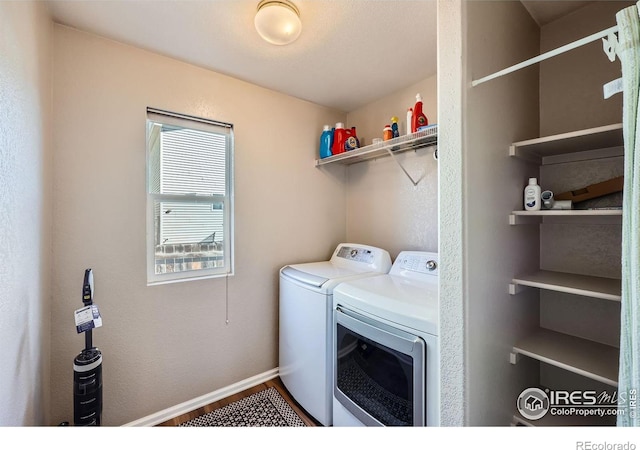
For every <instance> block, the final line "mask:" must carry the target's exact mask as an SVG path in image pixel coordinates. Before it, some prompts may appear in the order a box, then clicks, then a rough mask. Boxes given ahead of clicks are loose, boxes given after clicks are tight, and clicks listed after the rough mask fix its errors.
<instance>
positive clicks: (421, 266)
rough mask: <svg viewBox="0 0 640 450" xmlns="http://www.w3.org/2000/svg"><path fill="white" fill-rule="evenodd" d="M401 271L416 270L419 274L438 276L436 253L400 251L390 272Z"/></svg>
mask: <svg viewBox="0 0 640 450" xmlns="http://www.w3.org/2000/svg"><path fill="white" fill-rule="evenodd" d="M403 271H411V272H417V273H421V274H427V275H433V276H436V277H437V276H438V254H437V253H430V252H412V251H404V252H400V254H399V255H398V257H397V258H396V260H395V262H394V263H393V267H392V268H391V272H390V273H392V274H393V273H396V274H397V273H401V272H403Z"/></svg>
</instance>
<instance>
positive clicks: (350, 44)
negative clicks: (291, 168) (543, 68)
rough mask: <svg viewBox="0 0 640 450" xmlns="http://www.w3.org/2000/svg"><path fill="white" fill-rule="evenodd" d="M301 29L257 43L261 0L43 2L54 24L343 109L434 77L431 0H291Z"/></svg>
mask: <svg viewBox="0 0 640 450" xmlns="http://www.w3.org/2000/svg"><path fill="white" fill-rule="evenodd" d="M294 3H295V4H296V6H297V7H298V8H299V10H300V16H301V19H302V24H303V25H302V35H301V36H300V38H299V39H298V40H297V41H296V42H294V43H293V44H290V45H287V46H274V45H271V44H268V43H266V42H264V41H263V40H262V39H260V37H259V36H258V34H257V32H256V31H255V28H254V26H253V18H254V15H255V11H256V7H257V5H258V0H200V1H194V0H190V1H186V0H170V1H169V0H127V1H125V0H110V1H99V0H93V1H77V0H76V1H68V0H64V1H63V0H49V1H48V4H49V7H50V10H51V13H52V16H53V19H54V21H56V22H57V23H61V24H64V25H68V26H71V27H74V28H78V29H80V30H84V31H88V32H91V33H95V34H98V35H101V36H105V37H107V38H110V39H113V40H116V41H120V42H123V43H126V44H130V45H134V46H137V47H140V48H144V49H147V50H150V51H154V52H157V53H161V54H163V55H167V56H170V57H173V58H176V59H179V60H182V61H186V62H189V63H192V64H196V65H198V66H202V67H205V68H208V69H212V70H214V71H216V72H220V73H223V74H227V75H230V76H233V77H235V78H239V79H242V80H245V81H248V82H251V83H254V84H257V85H260V86H264V87H266V88H270V89H273V90H276V91H279V92H283V93H286V94H289V95H292V96H295V97H298V98H301V99H305V100H309V101H312V102H314V103H318V104H321V105H326V106H329V107H333V108H336V109H339V110H342V111H347V112H348V111H353V110H354V109H357V108H358V107H360V106H362V105H364V104H367V103H369V102H371V101H373V100H376V99H378V98H380V97H382V96H384V95H387V94H391V93H393V92H395V91H397V90H399V89H401V88H404V87H406V86H409V85H411V84H413V83H415V82H418V81H420V80H423V79H425V78H427V77H429V76H431V75H434V74H435V73H436V2H435V0H414V1H412V0H390V1H384V0H294Z"/></svg>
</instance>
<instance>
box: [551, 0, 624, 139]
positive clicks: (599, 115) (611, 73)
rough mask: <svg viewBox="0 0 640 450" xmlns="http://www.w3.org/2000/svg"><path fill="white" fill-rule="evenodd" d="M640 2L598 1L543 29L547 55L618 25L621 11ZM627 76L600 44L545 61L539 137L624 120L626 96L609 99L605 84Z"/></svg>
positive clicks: (593, 43)
mask: <svg viewBox="0 0 640 450" xmlns="http://www.w3.org/2000/svg"><path fill="white" fill-rule="evenodd" d="M633 4H635V2H626V1H625V2H622V1H594V2H593V3H592V4H590V5H587V6H585V7H584V8H580V9H579V10H577V11H576V12H574V13H573V14H570V15H568V16H565V17H563V18H561V19H558V20H556V21H554V22H551V23H550V24H548V25H545V26H543V27H542V28H541V34H540V51H541V52H546V51H549V50H552V49H554V48H557V47H560V46H562V45H565V44H568V43H570V42H573V41H575V40H578V39H581V38H583V37H586V36H589V35H591V34H593V33H597V32H599V31H602V30H604V29H606V28H609V27H612V26H614V25H616V16H615V15H616V12H618V11H619V10H621V9H623V8H625V7H627V6H629V5H633ZM620 76H622V73H621V71H620V62H619V61H618V60H616V61H615V62H613V63H612V62H609V59H608V58H607V56H606V55H605V54H604V52H603V51H602V42H601V41H599V40H598V41H596V42H592V43H591V44H588V45H585V46H583V47H580V48H577V49H574V50H571V51H570V52H567V53H564V54H562V55H558V56H556V57H554V58H551V59H549V60H546V61H543V62H541V63H540V135H541V136H547V135H552V134H557V133H565V132H569V131H575V130H582V129H585V128H591V127H597V126H601V125H609V124H612V123H620V122H622V94H616V95H615V96H613V97H611V98H610V99H607V100H605V99H604V96H603V91H602V85H603V84H605V83H608V82H609V81H613V80H615V79H616V78H619V77H620Z"/></svg>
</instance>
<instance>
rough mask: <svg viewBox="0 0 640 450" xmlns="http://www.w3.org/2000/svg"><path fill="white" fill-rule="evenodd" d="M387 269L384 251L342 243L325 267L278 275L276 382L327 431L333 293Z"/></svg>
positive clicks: (303, 266)
mask: <svg viewBox="0 0 640 450" xmlns="http://www.w3.org/2000/svg"><path fill="white" fill-rule="evenodd" d="M390 268H391V257H390V256H389V253H388V252H387V251H386V250H383V249H380V248H376V247H371V246H367V245H362V244H349V243H344V244H339V245H338V246H337V247H336V249H335V251H334V252H333V255H332V256H331V259H330V260H329V261H322V262H313V263H305V264H293V265H288V266H284V267H283V268H282V269H280V331H279V350H280V354H279V374H280V378H281V380H282V382H283V383H284V385H285V387H286V388H287V390H288V391H289V393H290V394H291V395H292V396H293V398H294V399H295V400H296V401H297V402H298V403H299V404H300V406H302V407H303V408H304V409H305V410H306V411H307V412H308V413H309V414H310V415H311V416H313V417H314V418H315V419H316V420H318V422H320V423H321V424H323V425H325V426H330V425H332V423H333V420H332V398H333V394H332V376H331V367H332V366H331V356H332V348H333V329H332V310H333V290H334V288H335V287H336V286H337V285H338V284H339V283H341V282H344V281H348V280H355V279H360V278H364V277H371V276H374V275H379V274H381V273H387V272H388V271H389V269H390Z"/></svg>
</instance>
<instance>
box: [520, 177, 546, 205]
mask: <svg viewBox="0 0 640 450" xmlns="http://www.w3.org/2000/svg"><path fill="white" fill-rule="evenodd" d="M541 192H542V191H541V189H540V186H538V179H537V178H529V184H528V185H527V186H526V187H525V188H524V209H525V210H527V211H539V210H540V204H541V203H542V202H541V199H540V193H541Z"/></svg>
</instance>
